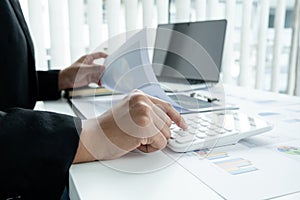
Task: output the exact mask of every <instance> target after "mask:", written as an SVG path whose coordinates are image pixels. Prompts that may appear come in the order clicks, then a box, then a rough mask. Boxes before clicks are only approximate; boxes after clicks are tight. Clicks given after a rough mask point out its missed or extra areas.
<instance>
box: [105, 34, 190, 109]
mask: <svg viewBox="0 0 300 200" xmlns="http://www.w3.org/2000/svg"><path fill="white" fill-rule="evenodd" d="M148 49H149V45H148V43H147V31H146V29H143V30H141V31H140V32H138V33H136V34H135V35H133V36H132V37H131V38H129V40H127V41H126V42H125V43H124V44H123V45H122V46H121V47H120V48H119V49H118V50H117V51H115V52H114V53H112V54H111V55H109V56H108V57H107V58H106V60H105V62H104V66H106V70H105V71H104V73H103V76H102V77H101V83H102V85H103V86H104V87H106V88H108V89H111V90H113V91H116V92H120V93H125V94H126V93H130V92H131V91H132V90H134V89H139V90H141V91H143V92H144V93H146V94H149V95H151V96H155V97H157V98H159V99H162V100H164V101H167V102H169V103H171V104H172V105H173V106H174V107H175V108H176V109H177V110H178V111H180V112H182V111H186V109H184V108H183V107H181V106H180V105H179V104H177V103H176V102H174V101H173V100H172V99H170V98H169V97H168V95H167V94H166V93H165V92H164V90H163V89H162V88H161V87H160V85H159V82H158V80H157V79H156V76H155V74H154V72H153V68H152V63H151V62H150V60H149V54H148Z"/></svg>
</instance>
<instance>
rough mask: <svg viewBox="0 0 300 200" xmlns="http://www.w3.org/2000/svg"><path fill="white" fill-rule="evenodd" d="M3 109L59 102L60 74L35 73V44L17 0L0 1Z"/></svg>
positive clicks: (1, 101)
mask: <svg viewBox="0 0 300 200" xmlns="http://www.w3.org/2000/svg"><path fill="white" fill-rule="evenodd" d="M0 25H1V31H0V45H1V46H0V72H1V73H0V95H1V98H0V109H1V108H2V109H3V108H8V107H23V108H31V109H32V108H33V107H34V105H35V102H36V100H50V99H58V98H59V97H60V92H59V91H58V71H57V70H56V71H54V70H53V71H44V72H43V71H40V72H36V71H35V60H34V50H33V44H32V40H31V37H30V33H29V31H28V27H27V25H26V22H25V20H24V17H23V14H22V10H21V8H20V5H19V2H18V1H17V0H1V1H0Z"/></svg>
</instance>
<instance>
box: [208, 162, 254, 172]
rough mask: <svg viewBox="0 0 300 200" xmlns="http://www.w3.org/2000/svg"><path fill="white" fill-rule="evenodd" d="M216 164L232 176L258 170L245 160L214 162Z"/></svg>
mask: <svg viewBox="0 0 300 200" xmlns="http://www.w3.org/2000/svg"><path fill="white" fill-rule="evenodd" d="M214 164H215V165H217V166H218V167H220V168H221V169H223V170H225V171H226V172H228V173H230V174H232V175H238V174H244V173H248V172H252V171H256V170H257V168H256V167H253V165H252V163H251V162H250V161H249V160H245V159H243V158H233V159H226V160H222V161H218V162H214Z"/></svg>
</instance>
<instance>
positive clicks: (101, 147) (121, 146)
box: [74, 91, 187, 162]
mask: <svg viewBox="0 0 300 200" xmlns="http://www.w3.org/2000/svg"><path fill="white" fill-rule="evenodd" d="M172 121H173V122H175V123H176V124H177V125H178V126H179V127H181V128H183V129H186V128H187V125H186V123H185V121H184V119H183V118H182V117H181V116H180V114H179V113H178V112H177V111H176V110H175V109H174V108H173V107H172V106H171V105H170V104H168V103H166V102H164V101H161V100H159V99H157V98H155V97H151V96H148V95H146V94H144V93H142V92H140V91H134V92H133V93H132V94H130V95H128V96H127V97H125V98H124V99H123V100H122V101H121V102H120V103H119V104H117V105H115V106H114V107H112V108H111V109H110V110H108V111H107V112H106V113H104V114H103V115H101V116H99V117H97V118H95V119H89V120H86V121H83V125H82V133H81V136H80V144H79V147H78V150H77V154H76V157H75V160H74V162H87V161H92V160H107V159H115V158H119V157H121V156H123V155H124V154H126V153H128V152H130V151H132V150H134V149H139V150H141V151H143V152H146V153H148V152H153V151H157V150H160V149H163V148H164V147H165V146H166V145H167V140H168V139H169V138H170V126H171V123H172Z"/></svg>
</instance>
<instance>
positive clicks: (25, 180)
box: [0, 109, 81, 199]
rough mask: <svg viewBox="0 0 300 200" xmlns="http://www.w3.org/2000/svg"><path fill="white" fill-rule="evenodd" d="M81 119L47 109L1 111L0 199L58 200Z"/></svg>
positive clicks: (73, 151) (74, 149) (73, 152)
mask: <svg viewBox="0 0 300 200" xmlns="http://www.w3.org/2000/svg"><path fill="white" fill-rule="evenodd" d="M80 132H81V121H80V120H79V119H78V118H75V117H70V116H66V115H60V114H56V113H50V112H39V111H32V110H24V109H12V110H9V111H7V112H6V113H4V112H0V159H1V162H0V163H1V164H0V177H1V178H0V199H3V198H4V199H6V198H8V197H10V198H11V197H19V196H20V197H22V198H21V199H59V198H60V196H61V194H62V192H63V189H64V186H65V182H66V180H68V171H69V168H70V165H71V164H72V161H73V159H74V156H75V154H76V150H77V147H78V142H79V134H78V133H80Z"/></svg>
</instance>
